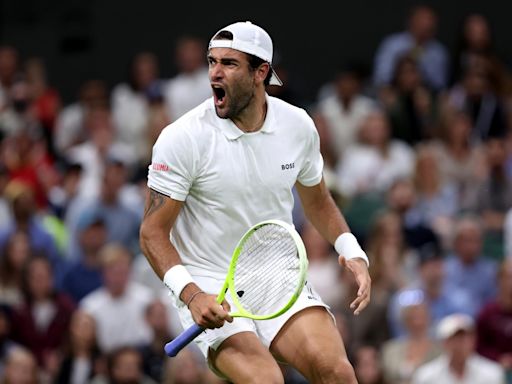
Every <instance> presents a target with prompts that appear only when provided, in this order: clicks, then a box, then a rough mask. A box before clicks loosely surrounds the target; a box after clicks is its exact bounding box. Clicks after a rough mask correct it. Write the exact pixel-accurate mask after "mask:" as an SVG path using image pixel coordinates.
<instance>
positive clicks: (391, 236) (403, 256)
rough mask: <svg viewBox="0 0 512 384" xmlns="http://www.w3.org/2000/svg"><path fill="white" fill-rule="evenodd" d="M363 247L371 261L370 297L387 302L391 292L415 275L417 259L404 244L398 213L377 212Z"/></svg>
mask: <svg viewBox="0 0 512 384" xmlns="http://www.w3.org/2000/svg"><path fill="white" fill-rule="evenodd" d="M364 248H365V250H366V253H367V254H368V257H369V258H370V260H371V263H370V276H371V278H372V300H376V301H381V302H383V304H384V305H387V302H388V300H389V297H390V296H391V295H392V294H393V293H394V292H396V291H397V290H399V289H401V288H404V286H406V285H407V284H409V283H410V282H412V281H413V280H415V279H416V277H417V270H416V269H417V260H416V259H415V257H414V253H413V252H412V251H411V250H410V249H409V248H408V246H407V244H406V243H405V239H404V234H403V231H402V223H401V220H400V217H399V216H398V214H396V213H395V212H393V211H384V212H381V213H379V214H378V215H377V216H376V217H375V219H374V220H373V222H372V226H371V229H370V234H369V236H368V239H367V241H366V243H365V247H364Z"/></svg>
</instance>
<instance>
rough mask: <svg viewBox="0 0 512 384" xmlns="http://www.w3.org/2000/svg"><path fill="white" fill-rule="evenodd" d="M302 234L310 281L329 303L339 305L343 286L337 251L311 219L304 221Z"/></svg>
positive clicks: (333, 305) (335, 306)
mask: <svg viewBox="0 0 512 384" xmlns="http://www.w3.org/2000/svg"><path fill="white" fill-rule="evenodd" d="M301 236H302V239H303V241H304V245H305V247H306V252H307V255H308V260H309V266H308V281H309V282H310V283H311V285H312V286H313V287H314V288H315V290H316V291H317V292H318V293H319V295H320V297H322V299H323V300H324V301H325V302H326V303H327V304H328V305H330V306H331V307H332V308H337V307H339V306H340V305H342V297H343V292H342V290H343V288H342V283H341V281H340V272H339V265H338V257H337V255H336V251H334V249H333V247H332V245H331V244H330V243H329V242H328V241H327V240H325V239H324V238H323V237H322V235H320V233H319V232H318V231H317V230H316V229H315V227H314V226H313V225H312V224H311V223H310V222H309V221H306V222H305V223H304V226H303V227H302V231H301Z"/></svg>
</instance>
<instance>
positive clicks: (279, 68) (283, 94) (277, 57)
mask: <svg viewBox="0 0 512 384" xmlns="http://www.w3.org/2000/svg"><path fill="white" fill-rule="evenodd" d="M272 69H273V70H274V72H276V73H277V77H279V78H280V79H281V81H282V82H283V85H281V86H279V85H267V93H268V94H269V95H270V96H273V97H278V98H280V99H281V100H284V101H286V102H287V103H290V104H293V105H297V106H302V107H306V105H305V102H304V100H302V99H301V95H300V92H299V89H298V87H296V85H297V82H295V81H293V80H292V81H290V71H289V66H288V65H286V64H285V63H284V60H283V57H282V55H281V54H280V53H279V52H276V51H275V50H274V55H273V57H272Z"/></svg>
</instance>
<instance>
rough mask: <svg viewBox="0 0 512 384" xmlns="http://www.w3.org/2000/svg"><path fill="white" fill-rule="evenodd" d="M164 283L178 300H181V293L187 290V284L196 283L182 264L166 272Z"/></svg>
mask: <svg viewBox="0 0 512 384" xmlns="http://www.w3.org/2000/svg"><path fill="white" fill-rule="evenodd" d="M163 281H164V284H165V285H166V286H167V288H169V289H170V290H171V292H172V293H173V294H174V295H175V296H176V298H177V299H178V300H181V299H180V294H181V291H183V288H185V286H186V285H187V284H190V283H193V282H194V280H193V279H192V276H190V273H188V271H187V268H185V267H184V266H183V265H181V264H177V265H175V266H174V267H171V268H170V269H169V270H168V271H167V272H165V275H164V279H163Z"/></svg>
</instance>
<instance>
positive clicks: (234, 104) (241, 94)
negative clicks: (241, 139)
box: [215, 83, 255, 119]
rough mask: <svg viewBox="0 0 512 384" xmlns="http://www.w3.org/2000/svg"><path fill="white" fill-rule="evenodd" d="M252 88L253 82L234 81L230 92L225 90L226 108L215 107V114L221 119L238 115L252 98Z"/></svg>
mask: <svg viewBox="0 0 512 384" xmlns="http://www.w3.org/2000/svg"><path fill="white" fill-rule="evenodd" d="M254 89H255V88H254V83H252V84H251V85H248V84H247V85H246V84H239V83H236V85H235V86H234V87H233V90H232V91H231V92H229V91H228V90H226V97H227V101H228V102H227V108H225V109H219V108H217V107H215V112H216V113H217V116H218V117H220V118H221V119H234V118H236V117H238V116H240V115H241V114H242V112H243V111H245V109H247V107H248V106H249V105H250V104H251V102H252V100H254Z"/></svg>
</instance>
